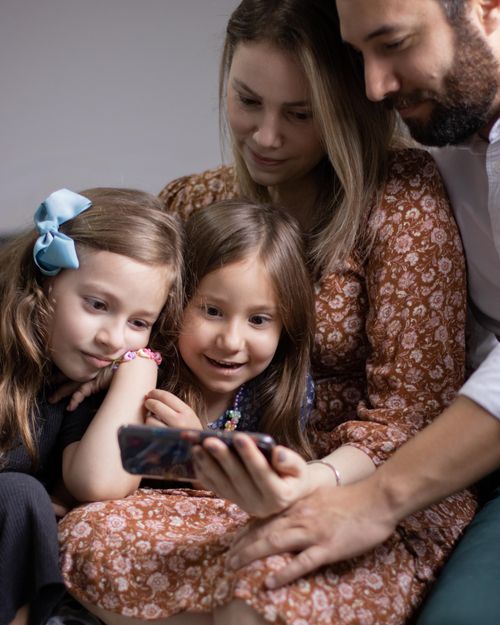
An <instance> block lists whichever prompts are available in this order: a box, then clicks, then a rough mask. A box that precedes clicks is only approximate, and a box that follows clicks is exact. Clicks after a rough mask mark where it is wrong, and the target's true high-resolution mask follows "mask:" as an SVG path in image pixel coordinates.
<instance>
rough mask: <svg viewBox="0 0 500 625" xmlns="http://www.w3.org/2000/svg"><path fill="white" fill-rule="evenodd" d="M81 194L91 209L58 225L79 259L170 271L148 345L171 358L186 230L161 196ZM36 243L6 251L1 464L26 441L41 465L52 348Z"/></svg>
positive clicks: (1, 265) (1, 277) (21, 240)
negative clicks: (42, 410)
mask: <svg viewBox="0 0 500 625" xmlns="http://www.w3.org/2000/svg"><path fill="white" fill-rule="evenodd" d="M81 194H82V195H83V196H85V197H86V198H88V199H89V200H90V201H91V202H92V206H91V207H90V208H89V209H88V210H86V211H84V212H83V213H81V214H80V215H78V216H77V217H75V218H73V219H71V220H69V221H67V222H66V223H64V224H63V225H62V226H60V231H61V232H63V233H64V234H66V235H67V236H69V237H71V238H72V239H73V241H74V242H75V247H76V251H77V254H78V251H79V250H80V251H82V252H83V251H86V250H103V251H107V252H112V253H114V254H121V255H123V256H127V257H128V258H132V259H134V260H136V261H139V262H143V263H147V264H151V265H160V266H168V267H169V268H170V271H171V276H172V278H173V283H172V287H171V289H170V291H169V295H168V299H167V302H166V304H165V307H164V309H163V310H162V312H161V314H160V317H159V318H158V320H157V322H156V323H155V325H154V328H153V332H152V334H151V339H150V340H151V345H152V346H153V347H154V348H155V349H157V350H160V351H162V352H163V353H165V352H167V353H169V352H170V350H171V349H172V342H173V339H174V336H175V334H176V331H177V327H178V323H179V319H180V312H181V310H182V279H181V276H182V237H181V229H180V226H179V225H178V224H177V221H176V220H175V218H173V217H172V216H170V215H166V214H165V213H164V212H163V211H162V205H161V203H160V202H159V200H158V199H157V198H156V197H154V196H153V195H150V194H149V193H144V192H143V191H137V190H134V189H115V188H95V189H87V190H84V191H82V192H81ZM37 237H38V232H37V231H36V230H34V229H33V230H30V231H29V232H26V233H23V234H20V235H18V236H14V237H13V238H12V239H11V240H9V241H8V242H7V243H6V244H5V245H3V246H2V247H1V248H0V301H1V302H2V309H1V311H0V362H1V367H2V371H1V378H0V458H2V456H4V455H5V453H6V451H7V450H8V449H9V448H10V447H11V446H12V445H13V444H15V443H16V442H17V441H19V439H20V440H21V441H22V443H23V444H24V446H25V447H26V449H27V450H28V453H29V454H30V456H31V458H32V459H33V461H36V458H37V450H36V444H35V441H34V437H33V427H34V417H35V415H36V405H37V399H38V397H39V394H40V392H41V390H42V388H43V387H44V385H45V384H46V383H47V381H48V380H49V379H50V377H51V372H52V363H51V361H50V357H49V353H48V350H47V345H48V339H49V337H48V332H47V329H48V327H49V319H50V315H51V312H52V311H51V306H50V305H49V301H48V298H47V296H46V293H45V290H46V289H45V288H44V287H45V285H46V281H47V278H46V277H45V276H44V275H42V273H41V272H40V270H39V269H38V267H36V265H35V263H34V262H33V245H34V243H35V241H36V239H37ZM63 271H64V270H63ZM66 271H75V270H66ZM76 271H78V270H76ZM56 279H57V278H56Z"/></svg>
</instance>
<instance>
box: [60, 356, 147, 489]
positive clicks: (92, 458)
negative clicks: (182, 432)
mask: <svg viewBox="0 0 500 625" xmlns="http://www.w3.org/2000/svg"><path fill="white" fill-rule="evenodd" d="M156 378H157V365H156V363H155V362H154V361H153V360H148V359H144V358H137V359H135V360H132V361H130V362H126V363H123V364H121V365H120V366H119V368H118V370H117V371H116V373H115V375H114V377H113V381H112V383H111V386H110V389H109V391H108V393H107V394H106V397H105V399H104V401H103V403H102V404H101V406H100V408H99V410H98V411H97V413H96V415H95V417H94V418H93V419H92V421H91V423H90V425H89V427H88V429H87V431H86V432H85V435H84V437H83V438H82V440H81V441H79V442H78V443H73V444H72V445H69V446H68V447H67V448H66V449H65V451H64V456H63V477H64V482H65V484H66V487H67V488H68V490H69V491H70V492H71V494H72V495H73V496H74V497H76V499H78V500H79V501H97V500H102V499H116V498H120V497H124V496H126V495H128V494H129V493H130V492H132V491H133V490H135V488H137V487H138V485H139V482H140V478H138V477H136V476H133V475H131V474H129V473H127V472H126V471H125V470H124V469H123V468H122V464H121V458H120V450H119V447H118V439H117V431H118V428H119V427H120V426H122V425H126V424H129V423H136V424H137V423H138V424H142V423H144V416H145V412H144V397H145V395H146V393H148V392H149V391H150V390H151V389H152V388H154V387H155V386H156Z"/></svg>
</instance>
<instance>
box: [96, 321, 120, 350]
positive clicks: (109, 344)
mask: <svg viewBox="0 0 500 625" xmlns="http://www.w3.org/2000/svg"><path fill="white" fill-rule="evenodd" d="M95 339H96V342H97V343H98V344H99V345H101V346H103V347H104V348H105V349H106V350H107V352H108V353H110V354H111V353H114V352H118V351H120V350H122V349H125V347H126V345H125V340H124V332H123V328H122V327H121V326H120V324H117V323H115V324H111V323H110V324H106V325H103V326H101V327H100V328H99V330H98V331H97V333H96V337H95Z"/></svg>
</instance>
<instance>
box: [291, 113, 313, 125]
mask: <svg viewBox="0 0 500 625" xmlns="http://www.w3.org/2000/svg"><path fill="white" fill-rule="evenodd" d="M289 115H290V117H292V118H293V119H295V120H297V121H299V122H305V121H308V120H309V119H311V117H312V113H311V111H290V113H289Z"/></svg>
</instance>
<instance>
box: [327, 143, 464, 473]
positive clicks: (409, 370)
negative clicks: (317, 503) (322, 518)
mask: <svg viewBox="0 0 500 625" xmlns="http://www.w3.org/2000/svg"><path fill="white" fill-rule="evenodd" d="M369 225H370V228H374V229H375V232H376V234H375V240H374V245H373V249H372V251H371V254H370V255H369V258H368V260H367V262H366V264H365V281H366V293H367V298H368V307H367V314H366V318H365V330H366V335H367V339H368V351H367V359H366V362H365V375H366V393H365V398H364V399H363V400H362V401H360V402H359V403H358V406H357V419H359V420H358V421H355V420H350V421H347V422H345V423H343V424H341V425H339V426H338V428H337V432H336V437H338V441H337V443H339V444H349V445H354V446H356V447H358V448H360V449H362V450H363V451H365V452H366V453H367V454H368V455H369V456H370V457H371V458H372V460H373V461H374V463H375V464H380V463H381V462H384V461H385V460H386V459H387V458H388V456H389V455H390V454H391V453H392V452H394V451H395V449H396V448H397V447H398V446H400V445H401V444H402V443H404V442H405V441H406V440H407V439H408V438H410V437H411V436H413V435H414V434H415V433H416V432H417V431H418V430H420V429H421V428H422V427H424V426H425V425H426V424H428V423H429V422H431V421H432V420H433V419H434V418H435V417H436V416H437V415H438V414H439V413H440V412H441V411H442V410H443V409H444V408H445V407H446V406H447V405H448V404H449V403H450V401H451V400H452V399H453V397H454V396H455V393H456V391H457V390H458V388H459V387H460V385H461V383H462V381H463V378H464V358H465V354H464V351H465V350H464V325H465V305H466V285H465V266H464V257H463V251H462V245H461V241H460V237H459V234H458V230H457V227H456V224H455V222H454V219H453V217H452V214H451V210H450V206H449V203H448V200H447V196H446V193H445V191H444V188H443V185H442V182H441V179H440V177H439V174H438V172H437V169H436V166H435V164H434V161H433V160H432V159H431V157H430V156H429V155H427V154H426V153H423V152H420V151H416V150H415V151H414V150H412V151H408V152H406V153H402V154H399V155H398V156H397V158H395V159H394V162H393V164H392V167H391V172H390V176H389V178H388V181H387V184H386V187H385V191H384V195H383V198H382V201H381V202H380V203H379V205H378V206H377V208H376V209H374V211H373V212H372V214H371V217H370V223H369Z"/></svg>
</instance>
